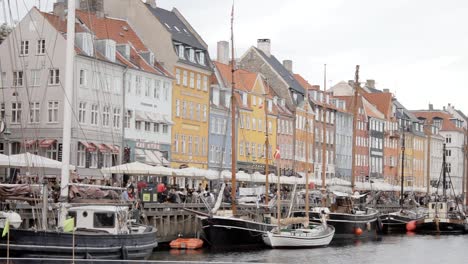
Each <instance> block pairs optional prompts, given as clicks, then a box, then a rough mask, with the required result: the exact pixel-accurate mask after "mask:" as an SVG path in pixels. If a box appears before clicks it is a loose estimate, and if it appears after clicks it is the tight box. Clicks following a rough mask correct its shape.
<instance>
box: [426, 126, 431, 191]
mask: <svg viewBox="0 0 468 264" xmlns="http://www.w3.org/2000/svg"><path fill="white" fill-rule="evenodd" d="M427 120H428V124H427V128H426V131H427V162H426V171H427V172H426V173H427V175H426V182H427V186H426V193H427V194H429V193H430V190H431V138H432V122H431V120H430V119H427Z"/></svg>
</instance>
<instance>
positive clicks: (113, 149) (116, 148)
mask: <svg viewBox="0 0 468 264" xmlns="http://www.w3.org/2000/svg"><path fill="white" fill-rule="evenodd" d="M106 146H107V147H108V148H109V150H110V151H111V152H112V153H114V154H118V153H119V152H120V147H119V146H116V145H111V144H106Z"/></svg>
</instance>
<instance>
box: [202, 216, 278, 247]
mask: <svg viewBox="0 0 468 264" xmlns="http://www.w3.org/2000/svg"><path fill="white" fill-rule="evenodd" d="M201 223H202V228H203V232H204V234H205V237H204V238H205V240H206V241H207V242H208V243H207V244H208V245H209V246H211V247H212V248H231V247H236V248H260V247H266V246H265V244H264V243H263V239H262V235H263V234H264V233H266V232H268V231H271V230H272V229H273V228H274V227H275V225H271V224H265V223H258V222H253V221H248V220H242V219H239V218H228V217H216V216H215V217H202V218H201Z"/></svg>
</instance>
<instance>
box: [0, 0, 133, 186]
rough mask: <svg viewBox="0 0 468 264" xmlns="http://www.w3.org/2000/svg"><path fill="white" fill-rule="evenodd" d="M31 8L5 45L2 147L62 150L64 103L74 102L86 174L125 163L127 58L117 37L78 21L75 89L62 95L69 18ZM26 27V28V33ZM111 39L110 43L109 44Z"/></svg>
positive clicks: (80, 169)
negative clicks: (68, 97) (69, 96)
mask: <svg viewBox="0 0 468 264" xmlns="http://www.w3.org/2000/svg"><path fill="white" fill-rule="evenodd" d="M63 11H64V8H61V6H60V5H57V6H56V9H55V14H48V13H43V12H40V11H39V10H38V9H36V8H32V9H31V10H30V11H29V13H28V14H27V15H26V16H25V17H24V18H23V19H22V20H21V21H20V22H19V23H18V25H17V26H16V27H15V28H14V30H13V32H12V34H10V35H9V36H8V37H7V39H6V40H5V41H4V42H3V43H2V45H1V46H0V64H1V65H0V68H1V69H0V72H1V74H0V75H1V76H2V77H1V78H2V80H1V81H0V84H1V86H2V90H4V91H5V92H4V93H2V96H3V97H2V103H1V108H2V109H1V110H2V118H3V120H4V121H5V123H6V127H7V130H6V133H4V136H3V137H2V143H1V144H0V147H1V148H3V149H2V151H3V153H4V154H8V155H10V154H18V153H23V152H26V151H27V152H31V153H34V154H38V155H41V156H46V157H48V158H51V159H55V160H59V161H60V160H61V158H62V131H63V107H64V105H65V104H68V103H70V104H71V105H72V111H73V120H72V133H71V150H70V151H71V153H70V154H71V156H70V163H71V164H72V165H75V166H76V167H77V173H78V174H79V175H80V176H81V177H88V178H91V177H92V178H99V177H102V174H101V173H100V171H99V169H100V168H101V167H109V166H112V165H116V164H119V162H120V157H119V151H120V147H121V146H122V134H121V130H122V109H123V107H122V93H123V85H122V83H123V73H124V70H125V66H124V63H123V61H122V60H121V58H120V56H119V54H118V53H117V52H116V50H115V49H110V48H109V46H112V45H113V44H115V43H114V42H112V41H106V40H100V39H94V36H93V32H92V31H90V30H89V29H88V28H87V27H85V26H84V25H83V24H81V23H77V24H76V39H75V43H76V50H75V65H74V74H75V78H74V87H73V91H74V95H73V100H72V101H71V102H68V101H64V87H63V85H64V83H65V61H64V60H63V58H64V57H65V46H66V19H65V14H64V12H63ZM20 32H21V34H20ZM108 45H109V46H108Z"/></svg>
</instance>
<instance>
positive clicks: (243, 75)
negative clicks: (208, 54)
mask: <svg viewBox="0 0 468 264" xmlns="http://www.w3.org/2000/svg"><path fill="white" fill-rule="evenodd" d="M214 65H215V67H216V68H217V69H218V71H219V73H220V74H221V77H222V78H223V81H224V82H225V85H226V86H229V87H230V85H231V83H232V75H231V69H232V68H231V65H227V64H224V63H219V62H216V61H215V62H214ZM234 80H235V82H236V83H235V86H236V90H241V91H246V92H250V91H252V88H253V86H254V85H255V81H256V80H257V73H254V72H250V71H247V70H244V69H237V70H236V71H235V72H234Z"/></svg>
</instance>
